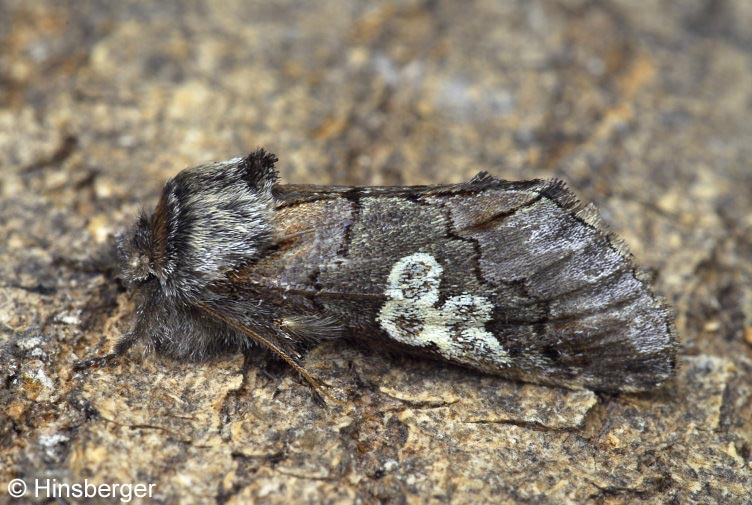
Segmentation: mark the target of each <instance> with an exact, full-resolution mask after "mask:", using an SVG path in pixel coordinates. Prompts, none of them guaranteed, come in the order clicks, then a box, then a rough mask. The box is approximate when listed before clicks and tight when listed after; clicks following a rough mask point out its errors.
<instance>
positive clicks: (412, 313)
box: [378, 252, 511, 367]
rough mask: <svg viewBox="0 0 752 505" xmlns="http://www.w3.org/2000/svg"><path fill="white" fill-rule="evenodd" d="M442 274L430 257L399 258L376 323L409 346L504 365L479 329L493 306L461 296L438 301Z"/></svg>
mask: <svg viewBox="0 0 752 505" xmlns="http://www.w3.org/2000/svg"><path fill="white" fill-rule="evenodd" d="M443 273H444V267H442V266H441V265H440V264H439V262H438V261H436V258H434V257H433V256H432V255H430V254H427V253H422V252H418V253H414V254H411V255H410V256H405V257H404V258H401V259H400V260H399V261H397V263H395V264H394V266H393V267H392V270H391V272H390V273H389V276H388V278H387V288H386V291H385V294H386V296H387V298H388V300H387V301H386V303H384V306H383V307H381V310H380V311H379V316H378V321H379V323H380V324H381V327H382V328H384V330H386V332H387V333H388V334H389V336H390V337H391V338H393V339H394V340H396V341H398V342H402V343H404V344H407V345H411V346H418V347H433V348H435V349H436V351H437V352H438V353H439V354H441V355H442V356H444V357H445V358H447V359H449V360H451V361H456V362H459V363H463V364H468V365H485V366H488V365H491V366H495V367H499V366H505V365H508V364H510V363H511V360H510V357H509V354H508V353H507V351H506V350H505V349H504V348H503V347H502V346H501V344H499V341H498V340H497V339H496V337H495V336H494V335H493V334H492V333H491V332H489V331H487V330H486V329H485V324H486V322H488V321H490V320H491V317H492V316H491V315H492V312H493V304H492V303H491V302H489V300H488V299H487V298H485V297H483V296H477V295H471V294H468V293H462V294H460V295H456V296H452V297H450V298H448V299H447V300H446V301H445V302H444V304H443V305H441V306H437V303H438V301H439V285H440V283H441V277H442V274H443Z"/></svg>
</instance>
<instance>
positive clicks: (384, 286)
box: [119, 150, 676, 391]
mask: <svg viewBox="0 0 752 505" xmlns="http://www.w3.org/2000/svg"><path fill="white" fill-rule="evenodd" d="M275 161H276V157H274V156H273V155H269V154H267V153H265V152H264V151H262V150H258V151H256V152H254V153H252V154H251V155H249V156H248V157H246V158H236V159H233V160H230V161H227V162H222V163H214V164H208V165H202V166H198V167H195V168H192V169H187V170H185V171H183V172H181V173H180V174H178V175H177V176H176V177H175V178H174V179H171V180H170V181H168V182H167V184H166V185H165V190H164V192H163V197H162V199H161V200H160V205H158V207H157V210H156V211H155V214H154V215H152V216H151V217H150V218H144V219H141V220H140V221H139V223H138V224H137V225H136V227H135V228H134V230H133V231H132V232H131V234H130V235H129V236H127V237H126V238H125V239H123V240H122V241H121V247H120V250H121V255H122V259H123V264H124V269H123V275H124V276H125V277H126V278H127V280H129V281H131V282H133V283H134V284H135V285H136V289H137V290H140V291H142V292H144V293H147V294H148V296H145V297H142V298H143V299H144V300H146V302H145V303H144V304H142V305H140V306H139V310H138V313H137V315H138V320H137V324H136V328H137V330H138V332H137V333H138V336H137V337H136V338H141V339H146V340H147V341H148V342H150V343H151V346H152V347H153V348H155V349H156V350H158V351H161V352H164V353H166V354H169V355H172V356H173V357H176V358H197V359H204V358H206V357H208V356H210V355H214V354H216V353H218V352H234V351H240V352H244V353H252V352H254V349H255V347H254V346H253V345H252V343H253V342H255V343H258V344H261V345H262V346H263V347H266V348H267V349H271V350H272V351H273V352H275V353H276V354H277V355H279V356H280V357H282V358H283V359H285V360H286V361H288V363H290V365H291V366H292V367H293V368H295V369H296V370H297V371H298V372H300V373H301V374H302V375H303V376H304V377H305V378H306V379H307V380H309V381H310V382H311V383H312V385H314V387H317V388H318V386H317V384H316V382H315V381H314V379H313V378H312V377H311V376H310V375H308V374H307V373H306V372H305V370H303V369H302V368H300V365H299V363H298V361H297V359H296V358H295V356H296V353H297V349H298V348H299V347H300V346H301V344H306V343H310V342H315V341H317V340H320V339H322V338H339V337H343V336H349V337H353V338H355V339H361V340H363V341H366V342H368V343H374V342H380V343H381V345H382V346H383V344H388V345H390V346H391V347H392V348H396V349H401V350H403V351H405V352H408V353H411V354H416V355H420V356H427V357H433V358H437V359H441V360H445V361H449V362H451V363H455V364H457V365H461V366H466V367H470V368H474V369H477V370H480V371H482V372H486V373H492V374H497V375H501V376H504V377H508V378H512V379H520V380H525V381H530V382H536V383H543V384H553V385H560V386H565V387H576V388H577V387H587V388H592V389H596V390H604V391H639V390H644V389H649V388H651V387H653V386H655V385H658V384H660V383H661V382H663V381H664V380H665V379H667V378H668V377H669V376H670V375H671V374H672V372H673V370H674V368H675V360H676V337H675V332H674V329H673V320H672V317H671V315H670V312H669V311H668V310H667V308H666V306H665V304H664V303H663V302H662V301H661V300H660V299H659V298H657V297H656V296H654V295H653V293H652V291H651V288H650V286H649V285H648V283H647V282H646V281H645V280H643V279H642V278H641V277H640V275H639V274H638V272H637V268H636V266H635V265H634V264H633V262H632V259H631V257H630V256H629V254H628V253H627V252H626V249H625V248H624V247H623V246H622V245H621V244H620V243H619V242H618V240H617V239H615V237H613V235H611V234H610V233H608V232H607V231H605V230H604V228H603V226H602V225H601V224H600V222H599V219H598V217H597V212H595V211H594V208H593V207H592V206H583V205H580V204H579V203H578V201H577V199H576V198H575V197H574V196H573V194H572V193H571V192H570V191H568V190H567V189H566V188H565V187H564V185H563V184H562V183H561V182H558V181H538V180H536V181H524V182H507V181H501V180H497V179H494V178H492V177H491V176H489V175H488V174H486V173H481V174H479V175H478V176H476V177H475V178H473V179H472V180H470V181H468V182H467V183H465V184H457V185H443V186H421V187H362V188H358V187H323V186H299V185H296V186H285V185H281V184H278V183H277V180H276V172H275V171H274V162H275ZM129 265H130V266H129ZM134 265H135V266H136V267H138V269H136V267H134ZM147 271H148V274H147V273H145V272H147ZM136 338H131V340H130V341H129V343H130V342H131V341H134V340H136ZM122 348H127V346H119V349H120V350H121V351H122ZM123 352H124V351H123Z"/></svg>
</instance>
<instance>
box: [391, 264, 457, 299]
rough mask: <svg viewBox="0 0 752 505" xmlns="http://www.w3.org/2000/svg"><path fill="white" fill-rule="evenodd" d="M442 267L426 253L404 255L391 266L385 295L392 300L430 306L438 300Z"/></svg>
mask: <svg viewBox="0 0 752 505" xmlns="http://www.w3.org/2000/svg"><path fill="white" fill-rule="evenodd" d="M443 273H444V269H443V268H442V266H441V265H439V263H438V261H436V258H434V257H433V256H431V255H430V254H426V253H415V254H412V255H410V256H406V257H404V258H402V259H400V260H399V261H397V263H395V265H394V266H393V267H392V271H391V272H390V273H389V278H388V286H387V291H386V295H387V296H388V297H389V298H390V299H392V300H405V301H410V302H411V304H412V305H414V306H417V307H431V306H433V305H435V304H436V302H437V301H438V300H439V283H440V282H441V275H442V274H443Z"/></svg>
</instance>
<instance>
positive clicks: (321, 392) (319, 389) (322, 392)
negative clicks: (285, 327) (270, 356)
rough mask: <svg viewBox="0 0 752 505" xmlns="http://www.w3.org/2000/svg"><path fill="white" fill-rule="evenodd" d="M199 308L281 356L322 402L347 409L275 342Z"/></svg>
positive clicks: (204, 306) (210, 310)
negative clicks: (324, 400) (325, 400)
mask: <svg viewBox="0 0 752 505" xmlns="http://www.w3.org/2000/svg"><path fill="white" fill-rule="evenodd" d="M198 307H199V308H201V310H203V311H205V312H206V313H208V314H209V315H210V316H212V317H214V318H215V319H217V320H218V321H222V322H223V323H225V324H227V325H228V326H230V327H232V328H234V329H236V330H238V331H239V332H241V333H244V334H245V335H247V336H248V337H250V338H251V339H252V340H253V341H254V342H257V343H259V344H261V345H263V346H264V347H266V348H267V349H269V350H270V351H272V352H273V353H274V354H276V355H277V356H279V357H280V358H282V359H283V360H284V361H285V362H286V363H287V364H288V365H290V366H291V367H292V369H293V370H295V371H296V372H298V374H300V376H301V377H303V378H304V379H305V380H306V382H308V384H309V385H310V386H311V388H313V391H314V393H315V395H318V396H320V397H321V400H322V401H323V399H324V398H326V399H327V400H329V401H330V402H332V403H334V404H336V405H339V406H340V407H345V406H346V404H345V403H343V402H341V401H340V400H338V399H336V398H335V397H333V396H332V395H330V394H329V393H328V392H327V391H326V389H324V387H323V386H322V385H321V384H320V383H319V381H318V380H316V378H315V377H314V376H313V375H311V374H310V373H308V371H307V370H306V369H305V368H303V367H302V366H300V365H299V364H298V363H297V361H296V360H295V358H293V357H292V356H290V354H289V353H287V352H286V351H285V350H284V349H282V348H281V347H280V346H279V345H277V344H275V343H274V342H272V341H271V340H269V339H268V338H265V337H264V336H262V335H259V334H258V333H256V332H255V331H253V330H251V329H250V328H248V327H247V326H245V325H243V324H241V323H239V322H237V321H234V320H232V319H229V318H227V317H225V316H223V315H222V314H220V313H219V312H217V311H216V310H214V309H212V308H211V307H209V306H207V305H204V304H198Z"/></svg>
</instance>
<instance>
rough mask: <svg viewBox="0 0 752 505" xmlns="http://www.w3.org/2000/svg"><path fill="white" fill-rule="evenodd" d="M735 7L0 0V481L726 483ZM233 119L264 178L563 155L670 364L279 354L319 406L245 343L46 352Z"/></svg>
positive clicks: (376, 177) (741, 289)
mask: <svg viewBox="0 0 752 505" xmlns="http://www.w3.org/2000/svg"><path fill="white" fill-rule="evenodd" d="M750 26H752V7H750V3H749V2H746V1H745V0H736V1H733V0H707V1H706V0H696V1H694V0H693V1H687V2H659V1H645V2H631V1H628V0H609V1H604V2H586V1H580V0H560V1H546V2H543V1H527V0H525V1H522V0H520V1H517V2H513V1H510V2H497V1H493V0H482V1H479V2H473V3H472V4H467V3H465V2H449V1H446V2H443V1H439V2H429V1H420V2H418V1H415V2H410V1H408V2H383V1H376V2H374V1H368V2H365V1H364V2H357V3H356V2H337V1H321V2H316V3H315V4H311V3H305V2H295V1H286V2H275V3H269V2H257V3H250V2H242V1H229V2H221V3H220V2H216V3H215V2H209V1H200V0H199V1H194V2H185V3H180V2H174V1H164V2H154V3H140V2H130V1H123V2H104V1H97V0H92V1H86V2H73V1H68V2H53V1H51V0H49V1H40V2H24V1H21V0H6V1H4V2H2V3H0V41H1V43H0V172H1V174H2V178H1V179H0V197H1V198H2V199H1V200H0V237H2V240H0V360H1V362H2V364H3V366H2V371H1V373H2V385H1V386H0V406H2V408H1V409H0V484H1V485H2V487H1V489H2V491H0V502H5V501H9V502H11V503H15V502H20V501H13V500H11V498H10V497H9V495H8V494H7V490H6V483H7V482H9V481H11V479H14V478H19V479H22V480H24V481H25V482H27V483H30V484H29V485H30V486H33V482H34V479H57V482H65V483H75V482H83V481H84V479H89V480H90V481H91V482H95V483H132V484H137V483H146V484H149V483H151V484H154V493H153V497H152V498H153V500H154V501H156V502H163V503H199V504H201V503H211V502H217V503H238V504H240V503H248V502H250V501H253V500H255V501H258V502H262V503H293V502H295V503H306V502H308V503H352V502H356V501H357V502H361V503H375V502H378V501H386V502H395V503H402V502H410V503H421V502H452V503H482V502H486V503H509V502H515V501H528V502H536V503H636V502H648V503H666V502H671V503H690V502H702V503H749V500H750V490H751V489H752V460H751V459H750V453H751V452H752V198H750V194H751V193H752V168H751V167H750V160H751V159H752V142H750V140H751V139H752V122H751V121H750V115H749V111H750V103H752V63H751V61H750V58H749V54H750V51H751V50H752V30H750ZM256 146H265V147H266V148H267V149H269V150H271V151H272V152H276V153H278V154H279V157H280V159H281V162H280V170H281V175H282V178H283V180H285V181H287V182H298V183H305V182H316V183H337V184H426V183H434V182H459V181H462V180H464V179H467V178H469V177H470V176H472V175H473V174H474V173H476V172H478V171H480V170H487V171H489V172H491V173H492V174H493V175H495V176H497V177H502V178H507V179H528V178H534V177H554V176H555V177H561V178H563V179H565V180H566V181H568V183H569V184H570V185H571V187H573V188H574V189H575V190H576V191H577V192H578V193H579V194H580V196H581V197H582V198H583V199H585V200H589V201H594V202H596V203H597V204H598V206H599V208H600V209H601V212H602V214H603V216H604V219H605V220H606V221H607V222H608V223H609V224H610V225H611V227H612V228H613V229H614V230H615V231H616V232H617V233H618V234H620V235H621V236H623V237H624V238H625V239H626V241H627V242H628V243H629V244H630V245H631V247H632V249H633V251H634V253H635V255H636V256H637V258H638V260H639V261H640V262H641V263H642V264H644V265H645V266H646V267H648V268H650V269H651V270H652V272H654V275H655V278H656V284H657V289H658V291H659V292H660V293H661V294H663V295H664V296H665V297H666V298H667V299H668V300H669V301H670V302H671V303H672V304H673V305H674V307H675V310H676V313H677V326H678V330H679V334H680V338H681V339H682V351H681V363H682V364H681V368H680V371H679V373H678V375H677V377H676V379H675V380H673V381H671V382H670V383H669V384H667V385H666V386H665V387H663V388H662V389H660V390H658V391H656V392H654V393H651V394H643V395H618V396H599V395H596V394H593V393H591V392H588V391H567V390H562V389H556V388H546V387H537V386H531V385H523V384H517V383H512V382H506V381H504V380H501V379H497V378H493V377H486V376H480V375H478V374H474V373H472V372H466V371H463V370H458V369H448V368H446V367H442V366H440V365H437V364H435V363H428V362H421V361H417V360H412V359H407V358H399V357H394V356H385V355H380V354H377V353H372V352H369V351H364V350H362V349H357V348H350V347H348V346H345V345H342V344H332V343H329V344H325V345H322V346H319V347H317V348H316V349H315V350H313V351H312V352H311V353H310V354H309V355H308V357H307V360H306V366H307V367H308V368H310V369H311V370H312V371H314V373H315V374H317V375H318V376H320V377H323V378H324V379H325V380H326V381H327V382H328V383H329V384H331V386H332V388H333V390H335V391H337V392H338V394H340V395H341V396H343V397H347V399H348V402H349V404H350V408H348V409H345V410H339V409H330V408H326V407H322V406H321V405H320V404H318V403H317V402H315V401H314V400H313V398H312V396H311V391H310V389H309V388H308V387H307V386H306V384H304V383H302V382H301V380H300V379H299V378H298V377H297V376H296V375H295V374H294V373H292V372H291V371H289V370H287V369H285V368H284V367H281V366H277V365H275V364H274V363H271V362H270V360H269V359H268V356H263V355H260V356H259V359H258V361H257V362H256V363H252V364H251V366H249V367H246V368H244V366H243V362H242V359H241V358H240V357H237V358H230V359H226V360H218V361H215V362H211V363H207V364H203V365H194V364H182V363H175V362H172V361H169V360H166V359H163V358H160V357H156V356H152V355H144V354H140V353H138V352H133V353H131V354H130V356H129V359H128V360H125V361H123V362H122V363H120V364H118V365H117V366H114V367H112V368H111V369H108V370H98V371H91V372H87V373H74V372H73V371H72V369H71V363H72V362H73V360H74V359H76V358H78V357H83V356H86V355H90V354H95V353H103V352H105V350H107V349H108V348H109V347H110V346H111V345H112V344H113V342H114V341H115V340H116V339H117V338H118V336H119V335H121V334H122V333H123V332H124V331H127V329H128V327H129V323H130V321H131V320H132V311H133V305H132V303H131V301H130V299H129V297H128V296H127V294H126V293H125V292H124V290H123V289H122V287H121V286H120V285H119V284H118V283H117V281H116V280H115V278H114V273H113V272H112V271H111V270H108V269H106V268H103V267H102V265H103V263H102V262H100V261H98V260H97V258H98V254H99V251H101V250H104V249H106V244H107V243H108V242H109V240H110V239H111V236H112V234H113V233H115V232H117V231H118V230H120V229H121V228H122V227H124V226H126V225H128V224H129V223H130V222H131V221H132V220H133V219H134V217H135V216H136V214H137V212H138V210H139V208H140V207H141V206H144V207H146V208H150V207H152V206H153V204H154V203H155V198H156V195H157V193H158V191H159V189H160V188H161V184H162V182H163V180H164V179H165V178H167V177H169V176H170V175H173V174H174V173H176V172H177V171H178V170H179V169H181V168H183V167H185V166H188V165H193V164H197V163H199V162H204V161H208V160H219V159H226V158H230V157H233V156H236V155H239V154H243V153H245V152H248V151H249V150H251V149H253V148H255V147H256ZM244 370H245V371H244ZM32 491H33V489H32ZM25 500H27V501H31V502H34V501H37V499H36V498H34V496H33V493H31V492H30V493H29V494H27V495H26V498H25ZM134 501H135V502H138V501H139V500H134ZM95 502H96V500H95ZM100 502H101V503H110V502H112V501H111V500H108V499H104V498H102V499H101V500H100Z"/></svg>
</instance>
